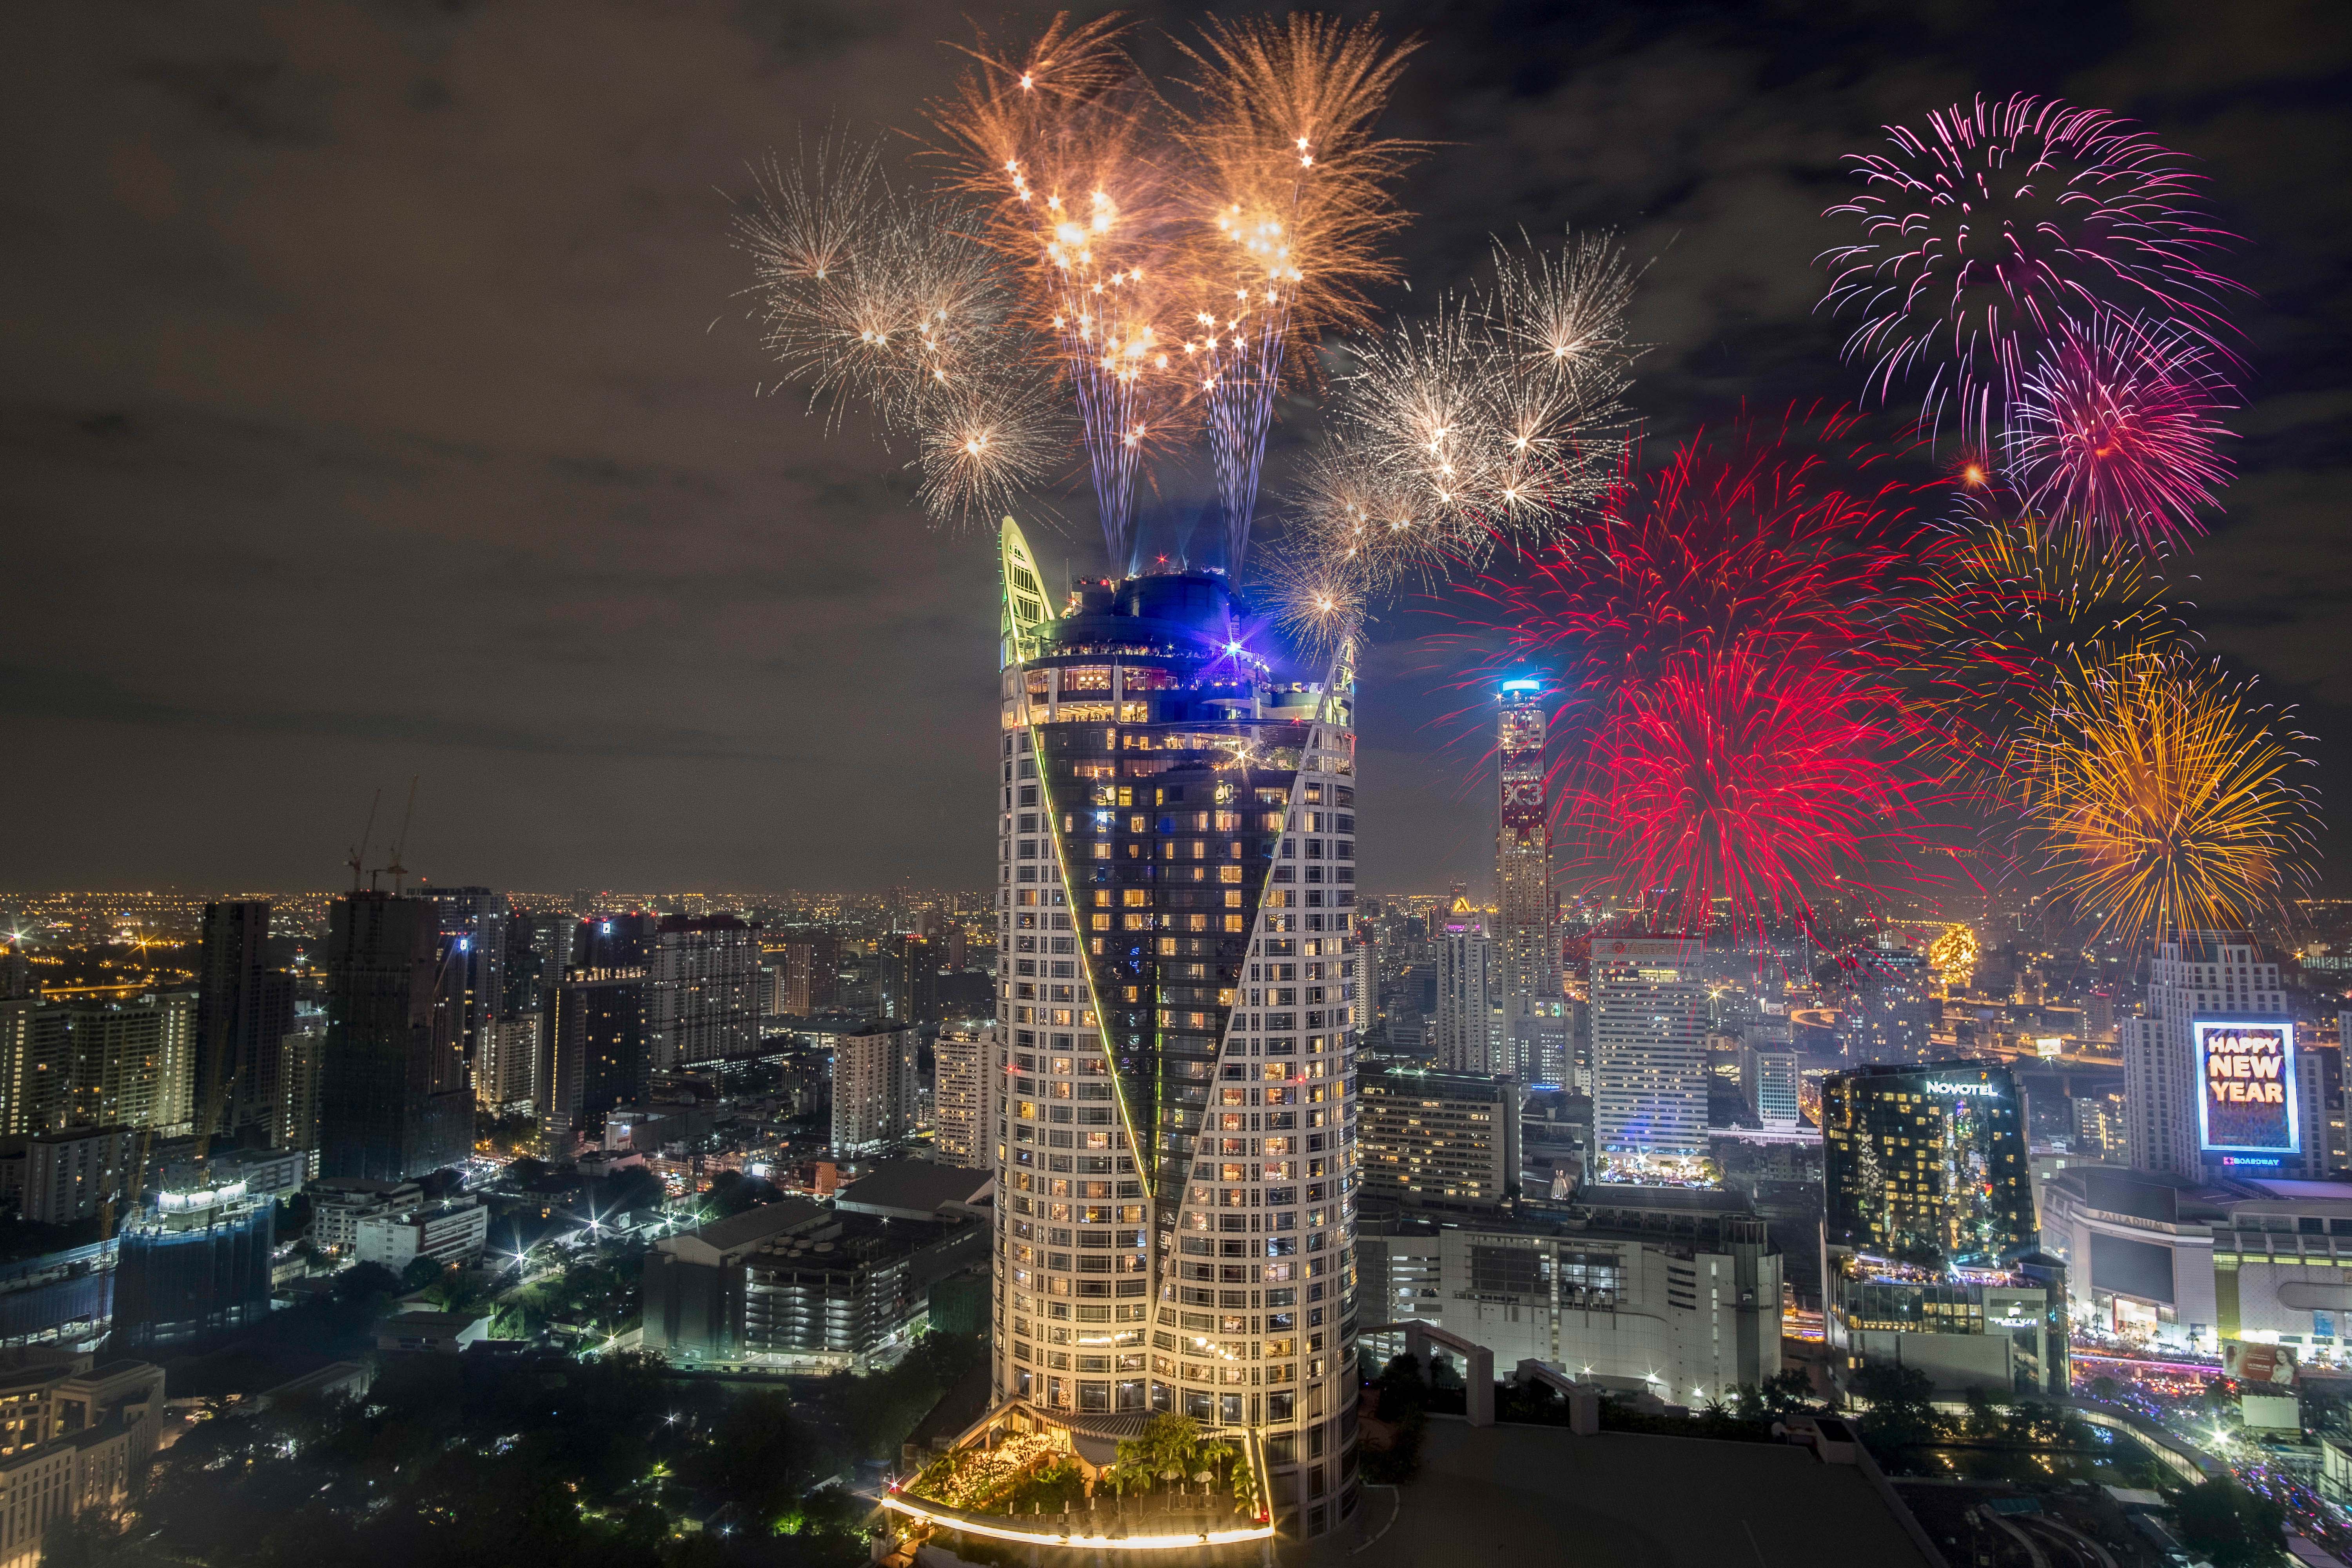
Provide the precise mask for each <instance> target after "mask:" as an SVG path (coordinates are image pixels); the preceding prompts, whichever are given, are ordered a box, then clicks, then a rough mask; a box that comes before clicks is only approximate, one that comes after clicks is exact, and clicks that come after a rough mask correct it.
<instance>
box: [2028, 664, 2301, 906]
mask: <svg viewBox="0 0 2352 1568" xmlns="http://www.w3.org/2000/svg"><path fill="white" fill-rule="evenodd" d="M2276 717H2277V716H2276V715H2273V713H2271V712H2269V711H2267V710H2264V709H2263V708H2261V707H2259V706H2258V705H2256V704H2255V703H2254V702H2253V701H2252V698H2251V694H2250V691H2249V689H2248V688H2247V687H2246V686H2245V685H2244V684H2243V683H2241V682H2238V681H2234V680H2231V679H2229V678H2228V677H2227V676H2224V675H2223V674H2221V672H2220V671H2218V670H2216V669H2215V668H2213V667H2212V666H2211V665H2210V664H2207V663H2203V662H2200V661H2198V660H2195V659H2192V658H2189V657H2188V656H2186V655H2184V654H2181V653H2179V652H2176V651H2169V650H2166V651H2157V650H2147V649H2132V650H2128V651H2126V652H2124V653H2121V654H2118V655H2116V656H2114V657H2111V658H2102V659H2098V660H2096V661H2094V662H2089V663H2075V664H2073V665H2071V666H2069V667H2068V668H2065V669H2063V672H2062V673H2061V674H2060V675H2059V677H2058V678H2057V679H2056V680H2055V681H2054V683H2053V686H2052V688H2051V689H2050V692H2049V694H2048V697H2047V698H2046V700H2044V702H2043V704H2042V709H2041V711H2040V714H2039V717H2038V718H2037V720H2036V721H2035V722H2034V723H2033V724H2032V727H2031V728H2030V729H2029V730H2028V731H2026V732H2025V734H2024V735H2023V736H2022V737H2021V741H2020V742H2019V757H2020V762H2021V773H2020V776H2019V780H2018V789H2019V798H2020V804H2021V806H2022V807H2023V812H2024V816H2025V820H2026V823H2027V826H2029V828H2030V829H2031V830H2032V832H2033V834H2034V835H2035V836H2036V837H2038V838H2039V839H2040V840H2041V843H2042V853H2043V861H2044V864H2045V865H2046V867H2047V868H2049V869H2050V870H2052V871H2053V872H2055V873H2056V874H2057V876H2058V877H2059V879H2060V883H2059V889H2060V890H2061V891H2062V892H2063V893H2065V894H2067V895H2070V896H2071V897H2072V898H2073V899H2074V902H2075V904H2076V906H2077V907H2078V908H2080V909H2081V910H2084V912H2085V913H2087V914H2089V915H2091V916H2093V917H2094V918H2095V919H2096V920H2097V921H2098V922H2099V930H2100V931H2102V932H2105V933H2109V934H2112V935H2114V936H2116V937H2117V938H2120V939H2122V940H2124V941H2126V942H2131V943H2133V944H2135V945H2144V944H2146V943H2147V942H2158V941H2162V940H2164V939H2165V938H2166V937H2167V936H2168V934H2169V933H2171V932H2174V931H2210V930H2232V929H2238V928H2242V927H2243V926H2246V925H2248V924H2251V923H2252V922H2253V921H2254V920H2255V919H2256V918H2257V917H2259V916H2262V915H2265V914H2272V913H2275V912H2277V911H2278V910H2280V908H2281V907H2282V905H2283V902H2284V893H2283V889H2284V887H2285V885H2286V884H2287V883H2289V882H2290V881H2293V880H2294V879H2297V878H2299V877H2300V876H2301V875H2302V873H2303V870H2304V865H2305V861H2304V857H2305V853H2306V852H2307V851H2308V849H2309V847H2310V845H2311V838H2312V829H2313V820H2314V811H2313V802H2312V797H2311V794H2310V792H2309V791H2308V790H2306V789H2305V788H2304V787H2302V786H2300V785H2298V784H2295V783H2294V781H2293V779H2292V777H2291V776H2290V775H2291V774H2292V773H2294V769H2295V768H2296V767H2297V765H2298V764H2300V763H2303V762H2304V761H2305V759H2304V758H2303V757H2301V756H2299V755H2298V754H2297V753H2296V752H2294V749H2293V743H2294V742H2296V741H2297V740H2299V739H2301V737H2298V736H2295V735H2293V734H2291V733H2289V732H2287V731H2284V730H2282V729H2281V728H2279V726H2278V724H2277V723H2276V722H2274V720H2275V719H2276Z"/></svg>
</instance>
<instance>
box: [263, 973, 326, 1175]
mask: <svg viewBox="0 0 2352 1568" xmlns="http://www.w3.org/2000/svg"><path fill="white" fill-rule="evenodd" d="M326 1054H327V1011H326V1009H325V1008H323V1007H320V1006H319V1005H316V1004H314V1003H309V1002H298V1003H297V1004H295V1006H294V1027H293V1028H292V1029H291V1030H290V1031H289V1032H288V1034H287V1035H286V1037H285V1038H283V1039H282V1040H280V1041H279V1042H278V1113H277V1120H276V1125H275V1127H274V1128H273V1130H272V1131H271V1133H270V1140H269V1142H270V1147H272V1148H274V1149H309V1150H316V1149H317V1148H318V1147H319V1068H320V1063H321V1062H322V1061H324V1060H325V1059H326Z"/></svg>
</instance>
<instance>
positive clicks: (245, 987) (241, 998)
mask: <svg viewBox="0 0 2352 1568" xmlns="http://www.w3.org/2000/svg"><path fill="white" fill-rule="evenodd" d="M268 944H269V906H268V904H266V903H262V902H258V901H255V900H238V901H236V902H232V903H214V904H206V905H205V918H204V926H203V934H202V937H201V939H200V940H199V942H198V945H197V957H196V1032H195V1040H194V1051H193V1053H192V1055H193V1060H192V1061H191V1064H190V1065H191V1067H192V1068H193V1069H194V1070H193V1073H192V1075H191V1076H192V1080H193V1089H192V1093H193V1098H194V1106H195V1114H196V1115H197V1116H198V1117H199V1118H201V1117H203V1116H205V1115H206V1114H211V1111H210V1108H212V1107H217V1108H218V1110H217V1113H216V1114H213V1121H212V1125H211V1126H210V1127H206V1128H200V1129H199V1131H206V1132H211V1133H216V1134H221V1135H225V1136H227V1137H231V1138H235V1139H237V1140H239V1141H240V1142H246V1143H247V1144H251V1145H253V1146H255V1147H261V1148H266V1147H268V1144H269V1138H270V1134H271V1130H272V1128H273V1126H274V1124H275V1123H276V1121H277V1111H278V1093H279V1090H278V1072H279V1065H278V1042H279V1041H281V1040H282V1039H284V1038H285V1037H286V1035H287V1034H288V1032H289V1031H290V1030H291V1029H292V1028H293V1027H294V980H293V977H292V976H291V975H289V974H288V973H286V972H285V971H284V970H282V969H275V968H272V967H271V966H270V964H269V961H268Z"/></svg>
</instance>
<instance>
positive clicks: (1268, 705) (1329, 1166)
mask: <svg viewBox="0 0 2352 1568" xmlns="http://www.w3.org/2000/svg"><path fill="white" fill-rule="evenodd" d="M1003 587H1004V600H1003V605H1004V618H1003V690H1002V694H1001V698H1002V701H1001V710H1000V712H1001V720H1002V735H1003V755H1002V758H1001V762H1002V770H1001V777H1000V778H999V780H998V781H997V783H996V789H995V794H996V803H995V804H996V807H997V826H998V835H999V838H998V845H999V876H1000V883H999V900H998V933H999V934H998V942H999V948H1000V953H999V967H998V975H999V988H998V998H997V1028H996V1030H995V1037H994V1040H993V1042H992V1047H991V1050H992V1061H991V1064H990V1067H991V1071H990V1074H989V1076H990V1078H991V1079H992V1090H991V1092H992V1094H993V1095H994V1097H995V1100H996V1104H995V1106H994V1107H993V1114H992V1119H991V1124H990V1125H991V1130H992V1132H993V1148H992V1150H991V1151H990V1153H991V1156H992V1162H993V1163H994V1165H995V1168H996V1171H997V1174H998V1201H997V1208H998V1214H999V1224H1000V1226H1001V1231H1000V1234H999V1237H998V1238H997V1244H998V1251H997V1259H996V1269H995V1304H994V1305H995V1316H996V1329H997V1332H996V1336H995V1342H996V1345H997V1347H998V1352H997V1354H998V1360H997V1363H996V1367H995V1381H996V1392H997V1394H998V1395H999V1397H1000V1398H1003V1399H1014V1398H1018V1399H1024V1400H1026V1401H1027V1402H1029V1403H1030V1404H1031V1405H1034V1406H1035V1407H1037V1408H1039V1409H1041V1410H1046V1411H1051V1412H1054V1413H1055V1414H1056V1415H1057V1416H1061V1417H1063V1418H1066V1419H1068V1420H1070V1421H1072V1422H1074V1423H1076V1424H1079V1425H1084V1424H1086V1422H1087V1418H1088V1417H1090V1416H1099V1417H1102V1418H1104V1421H1105V1422H1106V1423H1109V1425H1106V1430H1107V1431H1108V1430H1110V1429H1112V1426H1115V1420H1114V1419H1113V1418H1116V1417H1118V1416H1121V1415H1126V1416H1129V1417H1131V1416H1134V1415H1145V1414H1149V1413H1152V1412H1157V1411H1175V1412H1180V1413H1181V1414H1185V1415H1192V1416H1193V1417H1194V1418H1196V1419H1198V1420H1200V1421H1202V1422H1203V1423H1204V1424H1205V1425H1207V1426H1212V1427H1234V1428H1250V1429H1254V1430H1255V1433H1256V1434H1257V1435H1258V1436H1260V1437H1261V1438H1262V1439H1263V1441H1264V1443H1265V1456H1266V1460H1267V1464H1268V1468H1269V1475H1268V1479H1269V1480H1270V1481H1271V1482H1272V1485H1273V1488H1274V1490H1275V1492H1276V1497H1277V1498H1278V1499H1279V1500H1280V1501H1281V1505H1282V1511H1283V1513H1284V1516H1285V1519H1286V1524H1287V1526H1288V1527H1289V1528H1291V1529H1293V1530H1295V1531H1297V1532H1298V1533H1300V1534H1304V1535H1309V1536H1312V1535H1318V1534H1322V1533H1328V1531H1329V1530H1330V1529H1332V1528H1334V1527H1335V1526H1336V1525H1337V1523H1338V1521H1339V1518H1340V1517H1342V1515H1343V1513H1344V1512H1346V1511H1352V1506H1353V1500H1354V1497H1355V1482H1354V1442H1353V1425H1354V1424H1353V1420H1352V1410H1351V1409H1350V1408H1349V1406H1351V1405H1352V1402H1353V1380H1352V1378H1351V1377H1349V1375H1348V1373H1349V1371H1350V1369H1351V1366H1352V1361H1353V1356H1354V1332H1355V1322H1354V1318H1353V1312H1352V1304H1353V1258H1352V1247H1351V1245H1350V1244H1351V1240H1352V1237H1353V1229H1354V1199H1353V1194H1352V1190H1351V1189H1352V1185H1353V1171H1354V1128H1353V1124H1352V1123H1353V1104H1352V1100H1353V1096H1352V1084H1353V1074H1354V1053H1355V1029H1356V1026H1357V1025H1358V1023H1359V1021H1360V1020H1359V1017H1358V1015H1357V1013H1356V1007H1357V1005H1358V1001H1359V996H1360V982H1361V976H1360V973H1358V965H1359V959H1358V956H1357V952H1356V947H1355V932H1354V931H1353V924H1354V905H1355V888H1354V881H1355V866H1354V861H1355V777H1354V774H1355V755H1354V753H1355V739H1354V731H1353V723H1352V714H1351V711H1350V709H1351V704H1352V699H1353V690H1352V684H1353V683H1352V677H1351V672H1350V667H1349V659H1348V656H1347V655H1346V654H1345V653H1344V652H1343V653H1342V654H1341V655H1340V656H1339V658H1337V659H1335V660H1334V661H1333V663H1332V664H1331V666H1330V668H1329V669H1328V672H1327V673H1326V675H1325V679H1322V680H1320V681H1312V682H1298V683H1295V684H1286V683H1278V682H1276V680H1275V679H1273V674H1272V671H1271V669H1270V668H1269V666H1268V665H1267V664H1266V663H1265V661H1264V660H1263V659H1261V658H1259V657H1258V656H1257V655H1256V654H1255V652H1254V651H1253V650H1251V649H1250V648H1249V647H1247V646H1246V639H1245V637H1244V634H1243V628H1242V623H1241V620H1240V617H1239V615H1238V613H1237V608H1236V605H1235V603H1234V597H1233V595H1232V593H1231V591H1230V590H1229V589H1228V587H1227V585H1226V584H1225V583H1224V581H1223V578H1221V577H1218V576H1215V575H1211V574H1176V573H1171V574H1157V575H1145V576H1139V577H1131V578H1129V579H1127V580H1126V581H1124V582H1121V583H1118V584H1087V585H1084V586H1082V587H1080V588H1079V589H1078V590H1077V591H1076V592H1075V593H1073V594H1072V595H1070V597H1069V601H1068V604H1067V607H1066V611H1065V612H1064V613H1062V614H1059V615H1055V614H1052V613H1050V606H1049V605H1048V602H1047V599H1046V596H1045V592H1044V589H1043V586H1042V584H1041V583H1040V581H1039V578H1038V576H1037V572H1036V565H1035V562H1034V557H1032V556H1031V554H1030V552H1029V551H1028V548H1027V545H1026V543H1025V542H1024V540H1023V539H1022V537H1021V535H1020V532H1019V530H1018V529H1017V528H1016V527H1014V526H1013V525H1012V524H1010V523H1008V524H1007V525H1006V527H1005V531H1004V534H1003Z"/></svg>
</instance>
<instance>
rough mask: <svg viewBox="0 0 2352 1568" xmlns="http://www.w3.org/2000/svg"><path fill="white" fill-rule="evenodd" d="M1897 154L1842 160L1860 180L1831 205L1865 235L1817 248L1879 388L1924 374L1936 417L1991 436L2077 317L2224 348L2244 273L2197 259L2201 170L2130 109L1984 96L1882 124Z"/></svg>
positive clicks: (1879, 392) (2209, 243)
mask: <svg viewBox="0 0 2352 1568" xmlns="http://www.w3.org/2000/svg"><path fill="white" fill-rule="evenodd" d="M1886 132H1887V136H1888V139H1889V141H1890V142H1892V143H1893V146H1894V151H1893V152H1892V153H1857V154H1853V155H1851V156H1850V158H1849V160H1848V161H1849V162H1850V163H1853V166H1854V169H1855V172H1856V173H1857V174H1860V175H1861V177H1862V180H1863V183H1864V189H1863V191H1862V193H1861V194H1860V195H1856V196H1855V197H1854V198H1853V200H1852V201H1849V202H1843V203H1840V204H1839V205H1835V206H1833V207H1831V208H1830V209H1829V216H1843V217H1852V218H1854V219H1856V220H1858V221H1859V222H1860V224H1861V226H1862V230H1863V238H1862V239H1861V240H1860V241H1859V242H1858V243H1855V244H1852V245H1845V246H1840V247H1836V248H1834V249H1832V250H1830V251H1828V252H1826V253H1825V254H1824V256H1823V258H1822V259H1823V261H1824V263H1825V264H1826V266H1827V267H1828V268H1829V271H1830V274H1831V279H1830V287H1829V292H1828V295H1827V298H1826V300H1825V301H1824V302H1825V303H1827V304H1828V305H1829V306H1830V307H1831V308H1832V310H1835V311H1838V312H1841V313H1843V312H1848V311H1850V312H1852V313H1853V315H1855V316H1856V317H1857V318H1858V321H1857V322H1856V325H1855V327H1854V329H1853V332H1852V334H1851V335H1850V336H1849V337H1848V338H1847V340H1846V349H1845V352H1846V354H1847V357H1849V358H1853V359H1861V360H1864V361H1865V362H1867V363H1868V364H1869V366H1870V383H1871V385H1872V388H1873V391H1874V395H1876V396H1878V397H1880V398H1882V399H1884V398H1887V397H1890V396H1892V395H1893V393H1894V389H1895V384H1897V383H1898V382H1902V381H1906V380H1916V378H1918V377H1920V376H1922V375H1924V376H1925V377H1926V378H1927V387H1926V393H1925V403H1926V406H1927V411H1928V413H1929V415H1930V416H1933V415H1935V414H1936V413H1937V411H1938V410H1940V409H1941V408H1942V407H1943V406H1944V405H1946V404H1950V405H1953V406H1954V408H1955V410H1956V412H1957V414H1958V423H1959V428H1960V433H1961V437H1962V439H1963V440H1969V441H1975V442H1978V443H1979V444H1990V441H1991V440H1992V438H1993V437H1995V436H1997V435H1998V434H1999V432H2000V430H2001V429H2002V427H2003V426H2004V424H2005V420H2006V410H2007V407H2008V405H2009V404H2010V402H2011V400H2012V399H2014V398H2015V397H2016V395H2018V393H2019V391H2020V390H2021V387H2022V386H2023V384H2024V380H2025V377H2026V374H2027V373H2028V371H2029V370H2030V369H2031V368H2032V364H2033V361H2034V357H2035V355H2036V354H2037V353H2039V352H2041V351H2042V349H2043V348H2044V347H2045V346H2046V345H2047V344H2048V343H2049V342H2051V341H2052V340H2053V339H2054V338H2055V337H2056V336H2058V335H2059V334H2060V333H2061V332H2062V331H2063V326H2064V323H2066V322H2068V321H2086V320H2090V319H2093V318H2095V317H2096V316H2098V315H2100V314H2102V313H2104V312H2105V311H2108V310H2120V311H2122V312H2123V313H2125V314H2126V315H2135V316H2136V315H2141V314H2152V315H2155V316H2157V317H2158V318H2160V319H2163V320H2166V321H2170V322H2172V323H2173V324H2174V325H2175V326H2176V327H2177V328H2178V329H2179V331H2181V332H2183V333H2186V334H2189V335H2190V336H2193V337H2195V338H2197V339H2199V340H2200V341H2201V342H2205V343H2207V344H2209V345H2210V346H2211V348H2212V349H2213V350H2214V351H2215V352H2216V353H2220V354H2221V355H2222V356H2223V357H2226V356H2227V350H2226V347H2225V346H2224V345H2223V344H2222V342H2221V339H2222V338H2223V337H2225V336H2226V335H2227V334H2228V326H2227V323H2226V322H2225V321H2223V319H2222V317H2221V312H2220V309H2219V307H2220V304H2221V301H2222V300H2224V299H2225V298H2226V297H2228V296H2229V295H2231V294H2233V293H2240V292H2243V290H2242V289H2241V288H2240V286H2239V285H2237V284H2235V283H2232V282H2231V281H2230V280H2229V279H2225V278H2222V277H2221V276H2219V275H2218V274H2216V273H2215V272H2213V271H2212V270H2211V269H2210V268H2209V266H2208V265H2207V263H2208V261H2209V260H2210V258H2213V257H2214V256H2215V255H2216V254H2217V253H2218V252H2220V251H2221V249H2223V248H2224V247H2227V246H2228V245H2229V244H2230V243H2231V242H2232V241H2233V240H2234V236H2231V235H2230V234H2227V233H2225V232H2224V231H2222V230H2221V229H2218V228H2214V227H2212V226H2210V225H2209V224H2208V223H2207V221H2206V219H2205V216H2204V214H2203V211H2202V207H2201V202H2200V184H2201V181H2200V177H2199V176H2198V175H2195V174H2190V173H2189V172H2188V171H2187V170H2186V169H2185V168H2183V167H2182V166H2181V165H2182V163H2183V160H2182V159H2181V158H2180V157H2179V156H2178V155H2177V154H2175V153H2171V152H2168V150H2166V149H2165V148H2164V147H2163V146H2161V145H2160V144H2158V142H2155V141H2154V140H2152V139H2151V138H2150V137H2148V136H2147V134H2145V133H2144V132H2139V131H2137V130H2134V129H2133V128H2132V127H2131V125H2130V124H2129V122H2128V121H2124V120H2122V119H2119V118H2118V117H2116V116H2115V115H2112V114H2109V113H2106V112H2105V111H2103V110H2094V109H2082V108H2077V107H2074V105H2071V104H2067V103H2064V102H2062V101H2060V100H2055V99H2041V98H2034V97H2029V96H2026V95H2023V94H2020V95H2017V96H2014V97H2011V98H2010V99H2008V100H2005V101H2002V102H1999V103H1988V102H1987V101H1985V100H1983V99H1981V98H1979V99H1978V100H1976V102H1975V103H1974V105H1973V106H1970V105H1968V104H1954V105H1952V106H1951V107H1950V108H1948V109H1946V110H1937V111H1936V112H1934V113H1931V114H1930V115H1928V117H1927V126H1926V128H1925V130H1924V131H1923V130H1920V129H1917V128H1915V127H1912V126H1907V125H1891V126H1888V127H1886Z"/></svg>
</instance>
